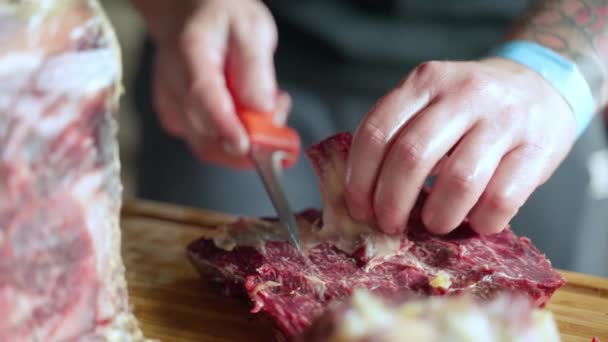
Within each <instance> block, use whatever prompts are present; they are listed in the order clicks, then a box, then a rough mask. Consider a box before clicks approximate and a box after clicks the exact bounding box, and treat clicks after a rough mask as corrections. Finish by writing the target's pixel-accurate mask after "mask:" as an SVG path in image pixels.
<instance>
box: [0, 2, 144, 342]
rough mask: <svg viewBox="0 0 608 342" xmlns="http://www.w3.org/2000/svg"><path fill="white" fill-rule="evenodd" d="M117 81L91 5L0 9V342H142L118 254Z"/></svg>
mask: <svg viewBox="0 0 608 342" xmlns="http://www.w3.org/2000/svg"><path fill="white" fill-rule="evenodd" d="M121 72H122V70H121V62H120V50H119V47H118V44H117V40H116V37H115V35H114V32H113V29H112V27H111V25H110V23H109V21H108V20H107V18H106V16H105V15H104V12H103V10H102V8H101V7H100V5H99V4H98V3H97V1H95V0H45V1H26V0H16V1H7V0H1V1H0V312H1V313H2V319H1V320H0V341H141V340H143V336H142V333H141V330H140V329H139V327H138V322H137V320H136V319H135V317H134V315H133V313H132V311H131V310H130V306H129V300H128V293H127V283H126V279H125V268H124V264H123V261H122V258H121V254H120V243H121V233H120V229H119V211H120V207H121V197H122V185H121V182H120V175H119V171H120V163H119V155H118V149H117V141H116V138H115V134H116V130H117V125H116V123H115V121H114V118H113V115H114V114H115V113H116V112H117V109H118V100H119V96H120V94H121V91H122V89H121V78H122V75H121Z"/></svg>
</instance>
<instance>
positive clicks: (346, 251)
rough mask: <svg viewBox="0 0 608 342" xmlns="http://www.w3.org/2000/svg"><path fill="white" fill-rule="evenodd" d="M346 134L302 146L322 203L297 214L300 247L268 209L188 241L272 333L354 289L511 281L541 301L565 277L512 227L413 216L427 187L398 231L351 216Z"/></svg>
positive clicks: (439, 289)
mask: <svg viewBox="0 0 608 342" xmlns="http://www.w3.org/2000/svg"><path fill="white" fill-rule="evenodd" d="M351 140H352V136H351V134H350V133H348V132H343V133H338V134H336V135H334V136H331V137H328V138H326V139H324V140H323V141H320V142H318V143H317V144H314V145H313V146H310V147H309V148H308V149H307V151H306V153H307V157H308V160H309V161H310V162H311V164H312V166H313V167H314V169H315V171H316V173H317V175H318V177H319V186H320V192H321V196H322V200H323V210H322V211H320V210H318V209H314V208H313V209H308V210H304V211H302V212H299V213H298V214H297V222H298V228H299V232H300V236H301V245H302V253H301V254H300V253H298V252H297V250H296V249H295V248H294V247H293V246H292V245H291V244H290V243H289V242H288V238H287V236H286V233H285V231H284V230H283V229H282V228H281V227H280V226H279V225H278V223H277V220H276V219H275V218H251V217H242V218H239V219H237V220H236V221H235V222H232V223H230V224H226V225H222V226H219V227H216V229H213V230H210V231H208V232H206V233H204V234H203V233H202V234H201V235H202V236H201V237H200V238H199V239H197V240H195V241H192V242H191V244H190V245H189V246H188V247H187V252H188V256H189V258H190V260H191V262H192V264H193V266H194V267H196V269H197V270H198V271H199V272H200V274H201V276H202V277H203V278H204V279H205V280H208V281H212V282H215V283H219V284H220V285H221V287H222V288H223V291H224V293H225V294H226V295H244V296H246V297H248V298H249V299H250V300H251V302H252V303H253V308H252V309H251V312H252V313H263V314H264V316H266V317H269V318H270V319H271V320H272V322H274V324H275V326H276V327H277V339H286V338H293V337H295V336H298V335H300V334H302V333H303V332H304V331H305V330H306V329H307V328H309V327H310V326H311V325H312V324H313V322H314V321H315V320H316V319H318V318H319V317H320V316H321V315H322V314H323V313H324V312H325V311H326V310H327V308H328V306H329V305H331V304H332V303H334V302H340V301H344V300H347V299H348V298H350V296H352V294H353V291H355V290H357V289H366V290H370V291H373V292H374V293H375V294H378V295H390V294H393V293H398V292H400V291H404V290H408V291H412V292H414V293H417V294H421V295H424V296H444V295H458V294H467V295H471V296H473V297H475V298H478V299H483V300H491V299H493V298H495V297H496V296H497V295H499V294H501V293H503V292H505V291H510V292H515V293H519V294H523V295H524V296H525V298H527V300H529V301H530V303H531V304H532V305H533V306H535V307H538V308H543V307H544V306H545V305H546V303H547V302H548V301H549V299H550V298H551V296H552V295H553V293H554V292H555V291H556V290H557V289H558V288H560V287H561V286H562V285H564V283H565V279H564V278H563V277H562V276H561V275H560V274H559V273H558V272H556V271H555V270H554V269H553V268H552V266H551V263H550V261H549V260H548V259H547V258H545V256H544V255H543V254H542V253H541V252H540V251H539V250H538V249H537V248H536V247H535V246H534V245H533V243H532V242H531V241H530V240H529V239H528V238H526V237H520V236H516V235H515V234H514V232H513V231H512V230H511V229H510V227H505V229H504V230H503V231H502V232H500V233H498V234H494V235H483V236H482V235H479V234H477V233H476V232H475V231H473V229H472V228H471V226H470V225H469V222H468V220H464V221H463V222H462V223H461V225H460V226H459V227H458V228H457V229H456V230H454V231H453V232H452V233H450V234H447V235H443V236H438V235H433V234H430V233H429V232H428V230H427V229H426V228H425V227H424V224H423V223H422V220H421V218H420V210H421V208H422V205H423V203H424V201H425V200H426V198H427V195H428V192H427V190H424V191H422V192H421V193H420V196H419V198H418V201H417V203H416V205H415V207H414V209H413V211H412V213H411V215H410V218H409V221H408V225H407V229H406V231H405V232H404V233H403V234H402V235H397V236H394V235H386V234H383V233H381V232H379V231H378V230H377V229H375V228H374V227H372V226H368V225H365V224H360V223H357V222H356V221H354V220H353V219H352V218H351V217H350V215H349V213H348V210H347V207H346V204H345V200H344V182H345V164H346V160H347V158H348V153H349V149H350V145H351Z"/></svg>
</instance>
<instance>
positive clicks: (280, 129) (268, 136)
mask: <svg viewBox="0 0 608 342" xmlns="http://www.w3.org/2000/svg"><path fill="white" fill-rule="evenodd" d="M238 115H239V118H240V119H241V122H242V123H243V126H244V127H245V130H246V131H247V134H248V135H249V139H250V141H251V150H250V156H249V157H250V158H251V160H252V161H253V163H254V165H255V168H256V170H257V172H258V175H259V176H260V179H261V180H262V183H263V184H264V187H265V188H266V191H267V192H268V196H269V197H270V200H271V202H272V204H273V206H274V208H275V210H276V211H277V214H278V216H279V221H280V222H281V224H282V225H283V226H284V227H285V229H287V235H288V236H289V239H290V241H291V242H292V244H293V245H294V247H295V248H296V249H297V250H298V252H299V251H300V241H299V235H298V226H297V223H296V219H295V216H294V214H293V211H292V210H291V207H290V205H289V202H288V200H287V196H286V195H285V192H284V190H283V187H282V185H281V181H282V179H281V176H282V171H283V168H289V167H291V166H293V165H294V164H295V163H296V161H297V159H298V156H299V153H300V148H301V143H300V137H299V135H298V133H297V132H296V131H295V130H294V129H292V128H289V127H286V126H279V125H276V124H275V123H274V122H273V120H272V115H269V114H266V113H258V112H252V111H241V112H239V114H238Z"/></svg>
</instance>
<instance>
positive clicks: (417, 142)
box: [391, 137, 428, 170]
mask: <svg viewBox="0 0 608 342" xmlns="http://www.w3.org/2000/svg"><path fill="white" fill-rule="evenodd" d="M427 146H428V144H426V143H425V142H424V141H423V140H422V139H420V138H417V137H403V138H401V139H399V140H398V141H397V142H395V144H394V146H393V148H392V151H391V154H392V155H393V156H394V157H393V158H395V159H396V160H398V161H399V163H400V164H401V165H402V166H403V168H404V170H413V169H416V168H423V167H424V166H425V162H426V160H427V159H428V158H427V156H428V151H427Z"/></svg>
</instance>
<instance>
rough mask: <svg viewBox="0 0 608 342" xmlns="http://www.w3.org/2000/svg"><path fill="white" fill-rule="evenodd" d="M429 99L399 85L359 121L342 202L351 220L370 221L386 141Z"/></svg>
mask: <svg viewBox="0 0 608 342" xmlns="http://www.w3.org/2000/svg"><path fill="white" fill-rule="evenodd" d="M430 100H431V94H430V92H428V91H427V90H424V89H421V88H419V87H411V86H405V85H404V86H401V87H399V88H396V89H394V90H393V91H391V92H390V93H389V94H388V95H386V96H385V97H383V98H382V99H380V100H379V101H378V103H377V104H376V105H375V106H374V108H372V109H371V111H370V112H369V113H368V114H367V115H366V116H365V118H364V119H363V120H362V122H361V123H360V124H359V127H358V128H357V130H356V131H355V134H354V137H353V142H352V147H351V149H350V152H349V158H348V161H347V169H346V203H347V205H348V208H349V211H350V213H351V216H352V217H353V218H354V219H356V220H359V221H364V222H369V221H372V219H373V207H372V197H373V191H374V184H375V182H376V179H377V176H378V172H379V170H380V166H381V163H382V160H383V159H384V156H385V155H386V153H387V151H388V149H389V147H390V143H391V142H392V141H393V140H394V136H395V135H396V134H397V133H398V131H399V129H400V128H402V127H403V126H404V125H405V124H406V123H407V122H408V121H409V120H410V119H411V118H412V117H413V116H414V115H415V114H416V113H417V112H419V111H420V110H421V109H422V108H424V107H425V106H427V105H428V103H429V102H430Z"/></svg>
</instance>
